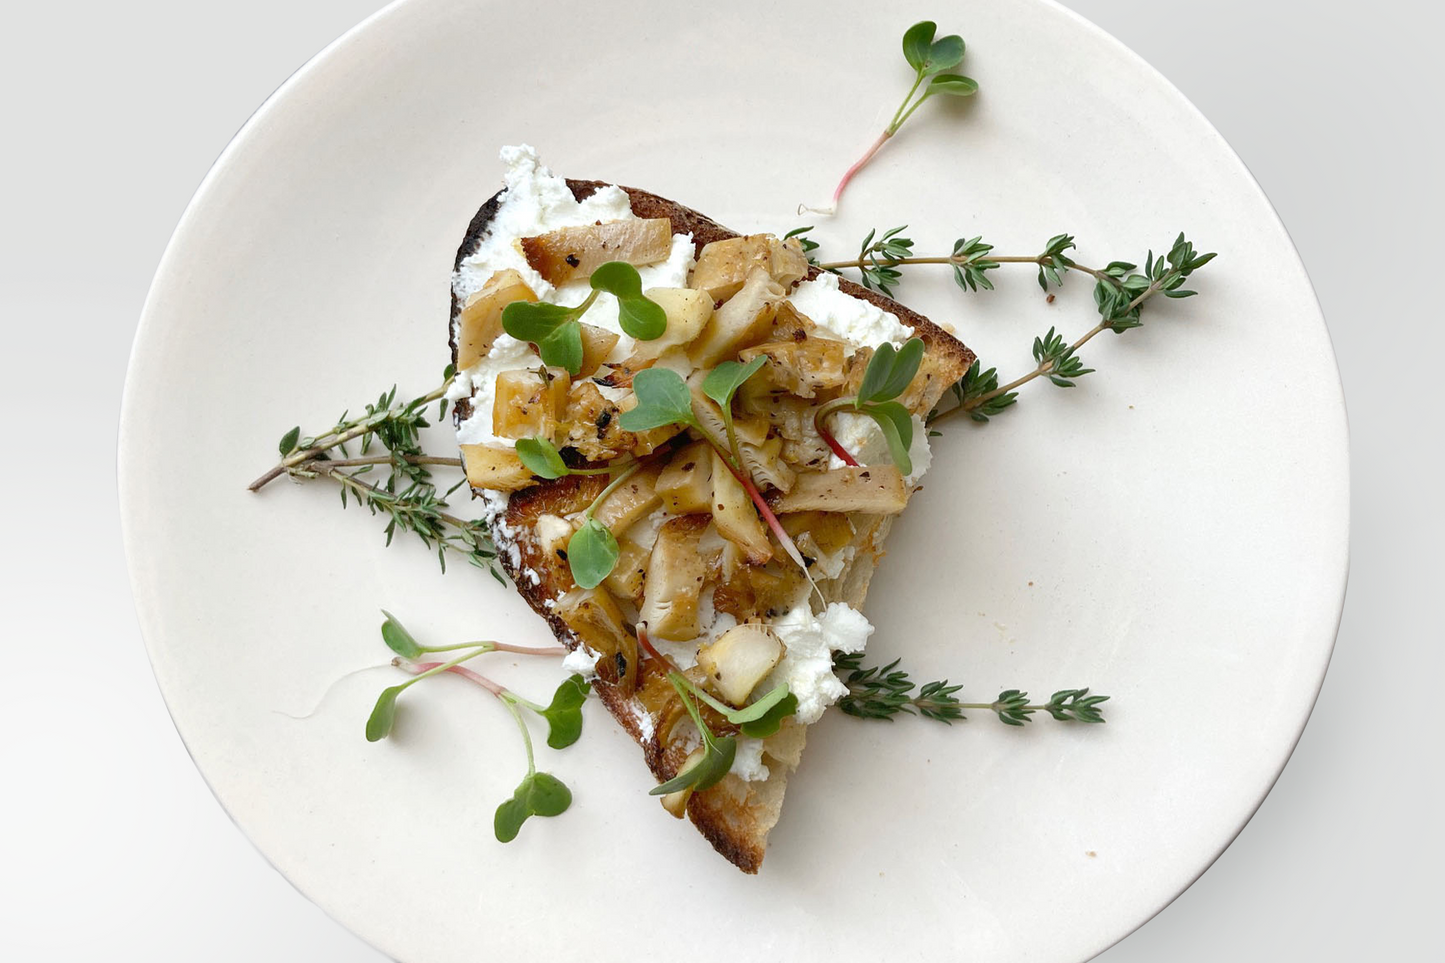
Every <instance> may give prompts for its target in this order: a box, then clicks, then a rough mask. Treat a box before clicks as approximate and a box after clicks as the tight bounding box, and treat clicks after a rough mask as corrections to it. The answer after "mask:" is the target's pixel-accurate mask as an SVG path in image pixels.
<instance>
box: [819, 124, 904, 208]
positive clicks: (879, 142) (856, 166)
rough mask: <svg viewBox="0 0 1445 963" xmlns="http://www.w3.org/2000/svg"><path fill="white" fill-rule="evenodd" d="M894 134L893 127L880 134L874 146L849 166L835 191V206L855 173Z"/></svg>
mask: <svg viewBox="0 0 1445 963" xmlns="http://www.w3.org/2000/svg"><path fill="white" fill-rule="evenodd" d="M892 136H893V130H892V129H891V128H890V129H889V130H885V131H884V132H883V133H881V134H879V135H878V139H877V140H876V141H874V142H873V146H872V147H870V148H868V150H867V152H865V153H864V154H863V156H862V157H860V158H858V160H857V161H855V162H854V163H853V166H852V167H850V168H848V169H847V170H846V171H844V172H843V179H842V180H840V181H839V182H838V187H837V189H836V190H834V191H833V207H834V208H837V206H838V200H839V198H841V197H842V196H843V191H844V189H846V188H847V186H848V182H849V181H851V180H852V179H853V177H854V175H856V174H857V173H858V172H859V171H861V170H862V169H863V168H864V167H866V166H867V165H868V162H869V161H871V160H872V159H873V155H874V154H876V153H878V151H879V149H880V148H881V147H882V146H883V145H884V144H886V143H887V142H888V138H890V137H892Z"/></svg>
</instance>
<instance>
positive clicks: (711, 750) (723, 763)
mask: <svg viewBox="0 0 1445 963" xmlns="http://www.w3.org/2000/svg"><path fill="white" fill-rule="evenodd" d="M703 731H704V732H706V731H707V730H706V729H705V728H704V730H703ZM703 746H704V750H705V751H704V753H703V756H702V758H701V759H699V760H698V761H697V762H695V763H693V764H692V765H691V766H689V767H687V768H686V769H684V770H683V771H682V772H679V773H678V774H677V775H676V776H673V777H672V778H671V779H669V780H668V781H667V782H665V783H663V784H662V785H660V786H653V787H652V789H651V790H649V791H648V795H649V796H665V795H667V794H668V793H670V792H677V791H678V790H679V789H687V788H689V787H691V788H692V789H693V791H695V792H702V791H703V790H704V789H707V788H709V787H711V786H715V785H717V784H718V783H719V782H721V781H722V778H723V777H724V776H726V775H727V774H728V770H730V769H732V767H733V760H734V759H736V758H737V754H738V741H737V740H736V739H734V738H733V737H732V736H723V737H721V738H719V737H717V736H714V735H712V734H711V733H708V734H707V736H705V737H704V739H703Z"/></svg>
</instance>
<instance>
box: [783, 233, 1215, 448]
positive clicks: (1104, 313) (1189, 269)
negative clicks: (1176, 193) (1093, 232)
mask: <svg viewBox="0 0 1445 963" xmlns="http://www.w3.org/2000/svg"><path fill="white" fill-rule="evenodd" d="M808 230H809V228H799V229H797V230H796V231H794V232H793V236H796V237H800V238H801V237H803V236H804V235H805V234H806V232H807V231H808ZM904 230H906V225H905V226H903V227H895V228H892V229H890V230H888V231H885V232H884V233H883V235H882V236H877V231H876V229H875V230H873V231H869V232H868V235H867V236H866V237H865V238H864V239H863V245H862V247H861V248H860V250H859V254H858V257H856V258H853V259H851V260H847V261H824V262H814V263H817V264H818V266H819V267H820V268H822V269H823V270H825V271H832V272H834V273H842V272H843V271H845V270H856V271H858V273H859V280H860V282H861V283H862V284H863V286H864V287H867V288H877V289H878V290H880V291H882V292H883V293H884V294H887V295H888V296H890V297H891V296H892V295H893V286H894V285H896V284H897V283H898V282H899V280H900V279H901V278H902V276H903V274H902V271H900V270H899V269H900V268H902V267H905V266H910V265H924V264H946V265H949V266H951V267H952V268H953V274H954V281H955V283H957V285H958V287H959V289H960V290H963V291H967V292H977V291H978V290H979V289H980V288H982V289H984V290H993V282H992V280H991V279H990V278H989V277H988V272H990V271H994V270H997V269H998V268H999V267H1001V266H1002V265H1004V264H1029V265H1033V266H1035V267H1037V269H1038V283H1039V287H1040V288H1041V289H1043V290H1044V291H1045V292H1047V291H1048V290H1049V288H1050V286H1053V287H1060V286H1062V285H1063V283H1064V277H1065V275H1066V274H1068V272H1070V271H1077V272H1079V273H1081V274H1087V275H1089V276H1091V277H1092V278H1093V279H1094V306H1095V308H1096V310H1097V311H1098V315H1099V322H1098V323H1097V324H1096V325H1095V326H1094V327H1093V328H1092V329H1090V330H1089V331H1087V332H1085V333H1084V334H1083V335H1082V336H1081V337H1079V338H1078V339H1076V340H1074V341H1072V342H1065V341H1064V339H1063V336H1062V335H1060V334H1058V332H1057V330H1056V329H1055V328H1053V327H1050V328H1049V331H1048V334H1045V335H1043V336H1041V337H1036V338H1034V343H1033V356H1034V369H1033V370H1032V371H1029V372H1027V373H1026V374H1024V375H1022V376H1021V377H1019V378H1016V379H1014V380H1013V381H1010V382H1008V383H1007V384H1003V385H1000V384H999V379H998V371H997V369H996V368H988V369H983V368H981V366H980V364H979V362H977V361H975V362H974V363H973V366H972V367H971V368H970V369H969V370H968V371H967V372H966V373H965V374H964V376H963V377H962V378H960V379H959V380H958V381H957V382H955V383H954V384H953V385H952V386H951V387H950V390H949V396H950V397H951V398H952V401H953V404H952V405H951V406H949V407H947V408H936V409H934V410H933V411H932V412H930V413H929V416H928V418H927V419H925V420H926V421H927V423H928V424H929V425H932V424H934V423H935V422H937V421H938V420H939V419H941V418H944V417H947V416H949V415H953V414H965V415H967V416H968V417H969V418H971V419H973V420H974V421H977V422H987V421H988V420H989V419H990V418H992V417H993V416H995V415H997V414H999V413H1000V412H1002V411H1004V410H1005V409H1007V408H1009V407H1011V406H1012V405H1013V404H1014V402H1015V400H1016V399H1017V397H1018V390H1017V389H1018V388H1020V387H1022V386H1023V385H1025V384H1028V383H1029V382H1030V381H1033V380H1034V379H1035V378H1040V377H1044V378H1048V380H1049V381H1050V382H1051V383H1052V384H1054V385H1056V386H1058V387H1060V388H1072V387H1074V385H1075V384H1076V383H1077V380H1078V379H1079V378H1081V377H1083V376H1084V375H1087V374H1092V373H1093V371H1094V369H1093V368H1087V367H1085V366H1084V363H1083V362H1082V361H1081V360H1080V359H1079V358H1078V355H1077V352H1078V350H1079V348H1081V347H1083V346H1084V345H1085V344H1087V343H1088V342H1089V341H1090V340H1092V339H1093V338H1094V337H1095V336H1096V335H1098V334H1100V333H1101V332H1104V331H1113V332H1114V333H1115V334H1121V333H1123V332H1124V331H1127V330H1129V329H1130V328H1137V327H1140V326H1141V325H1142V324H1143V323H1144V322H1143V320H1142V318H1141V316H1140V315H1141V310H1142V308H1143V306H1144V304H1145V302H1147V301H1148V300H1149V299H1150V298H1153V297H1155V296H1156V295H1160V294H1162V295H1164V296H1165V297H1166V298H1188V297H1193V296H1194V295H1195V294H1196V293H1197V292H1195V291H1192V290H1189V289H1187V288H1185V287H1184V282H1185V280H1186V279H1187V278H1189V276H1190V275H1191V274H1193V273H1194V272H1195V271H1197V270H1198V269H1200V268H1202V267H1203V266H1204V265H1206V264H1208V263H1209V262H1210V261H1212V260H1214V257H1215V255H1214V254H1212V253H1210V254H1199V253H1197V252H1196V251H1195V248H1194V244H1193V242H1191V241H1189V240H1188V239H1187V238H1186V237H1185V236H1184V234H1183V233H1180V234H1179V235H1178V237H1176V238H1175V239H1174V243H1173V244H1171V245H1170V246H1169V247H1168V249H1167V251H1166V253H1164V254H1162V255H1159V256H1155V254H1154V251H1153V250H1152V249H1151V250H1150V251H1149V252H1148V253H1147V255H1146V256H1145V259H1144V269H1143V270H1142V271H1140V270H1138V265H1137V264H1135V263H1133V262H1130V261H1110V262H1109V263H1108V264H1107V265H1105V266H1104V267H1103V268H1094V267H1090V266H1088V265H1086V264H1081V263H1079V262H1078V261H1076V260H1074V259H1073V258H1072V257H1071V256H1070V255H1069V253H1068V252H1070V251H1072V250H1074V249H1075V248H1076V243H1075V239H1074V236H1073V235H1072V234H1055V235H1054V236H1053V237H1051V238H1049V240H1048V242H1047V243H1046V244H1045V245H1044V249H1043V250H1042V251H1041V252H1040V253H1038V254H1033V255H997V254H994V253H993V250H994V248H993V245H992V244H989V243H987V242H985V241H984V240H983V238H982V237H981V236H980V237H964V238H959V239H958V240H957V241H955V242H954V243H953V249H952V251H951V253H949V254H947V255H941V256H936V257H935V256H927V257H922V256H914V255H913V254H912V251H913V241H912V239H910V238H907V237H903V236H902V235H901V232H902V231H904ZM875 237H877V240H875Z"/></svg>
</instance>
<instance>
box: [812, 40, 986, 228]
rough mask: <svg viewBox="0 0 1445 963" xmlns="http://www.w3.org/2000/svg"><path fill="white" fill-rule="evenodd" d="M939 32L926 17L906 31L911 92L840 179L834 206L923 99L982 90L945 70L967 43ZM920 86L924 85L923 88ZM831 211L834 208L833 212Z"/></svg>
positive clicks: (956, 60) (905, 56)
mask: <svg viewBox="0 0 1445 963" xmlns="http://www.w3.org/2000/svg"><path fill="white" fill-rule="evenodd" d="M937 32H938V25H937V24H936V23H934V22H933V21H932V20H924V21H922V22H920V23H915V24H914V25H913V26H911V27H909V28H908V30H907V32H905V33H904V34H903V59H904V60H907V61H908V66H910V67H912V68H913V71H914V78H913V86H912V87H910V88H908V95H907V96H906V97H904V98H903V103H901V104H899V105H898V110H897V111H895V112H894V114H893V119H892V120H891V121H889V123H888V126H887V127H886V128H885V129H884V131H883V133H882V134H880V135H879V136H878V139H877V140H876V141H874V142H873V146H872V147H870V148H868V150H867V152H865V153H864V154H863V156H862V157H860V158H859V159H858V161H857V162H856V163H855V164H854V165H853V166H852V167H850V168H848V170H847V171H846V172H845V173H844V174H843V179H842V180H840V181H839V182H838V187H837V189H835V190H834V191H833V207H834V209H835V210H836V209H837V206H838V201H839V200H840V199H841V198H842V197H843V191H844V189H845V188H847V186H848V182H849V181H851V180H852V179H853V177H854V176H855V175H856V174H857V173H858V172H859V171H860V170H862V169H863V168H864V167H865V166H867V164H868V162H869V161H871V160H872V159H873V155H874V154H876V153H878V151H879V150H880V149H882V147H883V145H884V144H886V143H888V139H889V138H891V137H892V136H893V135H894V134H896V133H898V129H899V128H900V127H902V126H903V125H904V123H906V122H907V120H908V118H910V117H912V116H913V112H914V111H915V110H917V109H918V108H919V107H922V106H923V102H924V101H926V100H928V98H930V97H934V96H936V95H938V94H947V95H949V96H952V97H971V96H973V95H974V94H976V93H978V84H977V83H975V82H974V81H973V80H971V79H969V78H968V77H965V76H963V75H962V74H954V73H945V71H947V70H950V69H952V68H954V67H957V66H958V65H959V64H960V63H962V62H963V53H964V43H963V38H962V37H960V36H958V35H957V34H950V35H949V36H947V37H939V38H937V39H934V34H936V33H937ZM920 88H922V89H921V90H920ZM829 213H831V212H829Z"/></svg>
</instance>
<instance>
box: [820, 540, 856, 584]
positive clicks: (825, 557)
mask: <svg viewBox="0 0 1445 963" xmlns="http://www.w3.org/2000/svg"><path fill="white" fill-rule="evenodd" d="M857 554H858V549H857V547H856V546H854V545H844V546H843V547H842V548H840V549H838V551H836V552H834V553H833V554H831V555H829V554H828V553H827V552H819V553H818V557H817V558H815V559H814V560H813V568H812V572H813V574H814V575H821V576H822V577H823V578H837V577H838V576H839V575H842V574H843V569H844V567H845V566H847V564H848V563H849V562H851V561H853V559H854V557H855V556H856V555H857Z"/></svg>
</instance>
